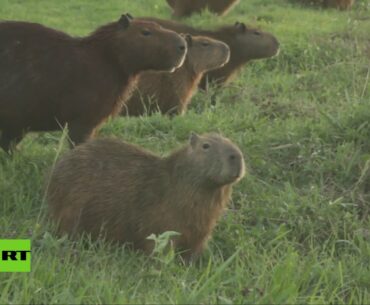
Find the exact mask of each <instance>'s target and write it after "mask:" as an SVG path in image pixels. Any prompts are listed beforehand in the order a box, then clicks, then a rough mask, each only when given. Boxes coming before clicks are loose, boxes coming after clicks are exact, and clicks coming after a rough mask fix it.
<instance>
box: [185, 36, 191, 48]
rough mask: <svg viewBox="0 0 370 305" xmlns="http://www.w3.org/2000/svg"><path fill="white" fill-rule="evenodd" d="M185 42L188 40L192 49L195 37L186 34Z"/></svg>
mask: <svg viewBox="0 0 370 305" xmlns="http://www.w3.org/2000/svg"><path fill="white" fill-rule="evenodd" d="M185 40H186V43H187V45H188V47H189V48H190V47H191V46H192V45H193V37H192V36H191V35H190V34H186V35H185Z"/></svg>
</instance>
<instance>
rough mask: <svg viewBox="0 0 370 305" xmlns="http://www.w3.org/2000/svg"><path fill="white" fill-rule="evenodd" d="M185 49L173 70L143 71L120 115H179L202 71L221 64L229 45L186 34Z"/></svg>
mask: <svg viewBox="0 0 370 305" xmlns="http://www.w3.org/2000/svg"><path fill="white" fill-rule="evenodd" d="M187 41H188V52H187V54H186V59H185V62H184V64H183V65H182V66H181V67H180V68H179V69H177V70H176V71H175V72H174V73H168V72H144V73H142V74H141V75H140V77H139V79H138V82H137V89H136V90H135V92H134V93H133V95H132V97H131V98H130V99H129V100H128V102H127V103H126V105H125V106H124V107H123V109H122V110H123V114H126V115H143V114H145V113H148V114H150V113H153V112H155V111H158V110H159V111H160V112H161V113H163V114H176V113H178V114H183V113H185V112H186V110H187V107H188V105H189V103H190V101H191V97H192V96H193V94H194V92H195V91H196V89H197V87H198V84H199V82H200V80H201V78H202V76H203V74H204V73H205V72H206V71H209V70H213V69H216V68H219V67H221V66H223V65H224V64H225V63H226V62H227V61H228V60H229V57H230V49H229V47H228V46H227V45H226V44H225V43H223V42H221V41H218V40H214V39H211V38H208V37H203V36H194V37H191V36H190V35H187Z"/></svg>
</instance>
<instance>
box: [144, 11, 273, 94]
mask: <svg viewBox="0 0 370 305" xmlns="http://www.w3.org/2000/svg"><path fill="white" fill-rule="evenodd" d="M140 19H141V20H150V21H154V22H157V23H158V24H160V25H162V26H163V27H165V28H167V29H170V30H172V31H175V32H177V33H189V34H191V35H200V36H208V37H211V38H213V39H217V40H220V41H223V42H224V43H226V44H227V45H228V46H229V48H230V60H229V62H228V63H227V64H226V65H224V66H223V67H222V68H219V69H215V70H212V71H210V72H208V73H206V74H205V75H204V76H203V78H202V81H201V83H200V87H201V88H203V89H205V88H206V87H207V83H208V82H212V83H216V84H218V85H222V84H225V83H227V82H229V81H230V80H231V79H232V77H233V76H235V75H236V74H237V72H238V71H239V70H240V69H241V68H242V67H243V66H244V65H245V64H246V63H247V62H249V61H251V60H256V59H262V58H268V57H271V56H274V55H276V54H277V53H278V51H279V42H278V41H277V39H276V38H275V37H274V36H273V35H272V34H270V33H267V32H263V31H260V30H257V29H255V28H251V27H248V26H246V25H245V24H244V23H240V22H236V23H235V24H234V25H231V26H224V27H222V28H219V29H216V30H213V31H212V30H202V29H195V28H192V27H190V26H187V25H185V24H182V23H179V22H175V21H171V20H163V19H158V18H140Z"/></svg>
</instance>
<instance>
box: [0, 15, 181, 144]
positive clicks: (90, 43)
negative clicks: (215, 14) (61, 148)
mask: <svg viewBox="0 0 370 305" xmlns="http://www.w3.org/2000/svg"><path fill="white" fill-rule="evenodd" d="M148 32H149V33H151V35H147V34H148ZM185 54H186V42H185V40H184V39H183V38H181V37H180V36H179V35H178V34H176V33H174V32H172V31H168V30H165V29H163V28H161V27H160V26H158V25H157V24H155V23H153V22H145V21H142V20H137V19H134V20H133V19H132V17H131V16H129V15H123V16H122V17H121V19H120V20H119V21H117V22H113V23H110V24H107V25H104V26H102V27H100V28H98V29H97V30H96V31H95V32H94V33H92V34H91V35H89V36H87V37H84V38H73V37H71V36H69V35H67V34H65V33H62V32H60V31H56V30H53V29H50V28H47V27H44V26H42V25H40V24H36V23H28V22H15V21H9V22H1V23H0V131H1V136H0V147H2V148H3V149H4V150H6V151H9V150H11V147H12V145H14V144H15V143H17V142H19V141H20V140H21V139H22V137H23V135H24V133H26V132H27V131H48V130H58V129H60V128H61V126H64V125H65V124H68V127H69V135H70V138H71V140H72V141H73V142H74V143H75V144H78V143H81V142H83V141H85V140H86V139H88V138H89V137H91V136H92V135H93V134H94V131H95V129H96V128H97V127H98V126H99V125H101V124H102V123H103V122H104V121H105V120H106V119H107V118H108V117H109V116H110V115H114V114H116V113H119V112H120V111H121V107H122V104H123V103H124V102H125V100H126V99H127V97H128V95H129V92H130V88H131V86H132V85H133V84H134V81H135V79H136V76H137V75H138V74H139V73H140V72H142V71H148V70H158V71H171V70H174V69H175V68H176V67H178V66H180V65H181V64H182V63H183V60H184V58H185Z"/></svg>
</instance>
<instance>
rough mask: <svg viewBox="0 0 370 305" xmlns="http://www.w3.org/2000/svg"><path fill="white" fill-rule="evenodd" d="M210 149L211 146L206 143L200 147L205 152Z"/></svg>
mask: <svg viewBox="0 0 370 305" xmlns="http://www.w3.org/2000/svg"><path fill="white" fill-rule="evenodd" d="M210 147H211V145H209V144H208V143H204V144H203V145H202V148H203V149H204V150H207V149H209V148H210Z"/></svg>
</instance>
